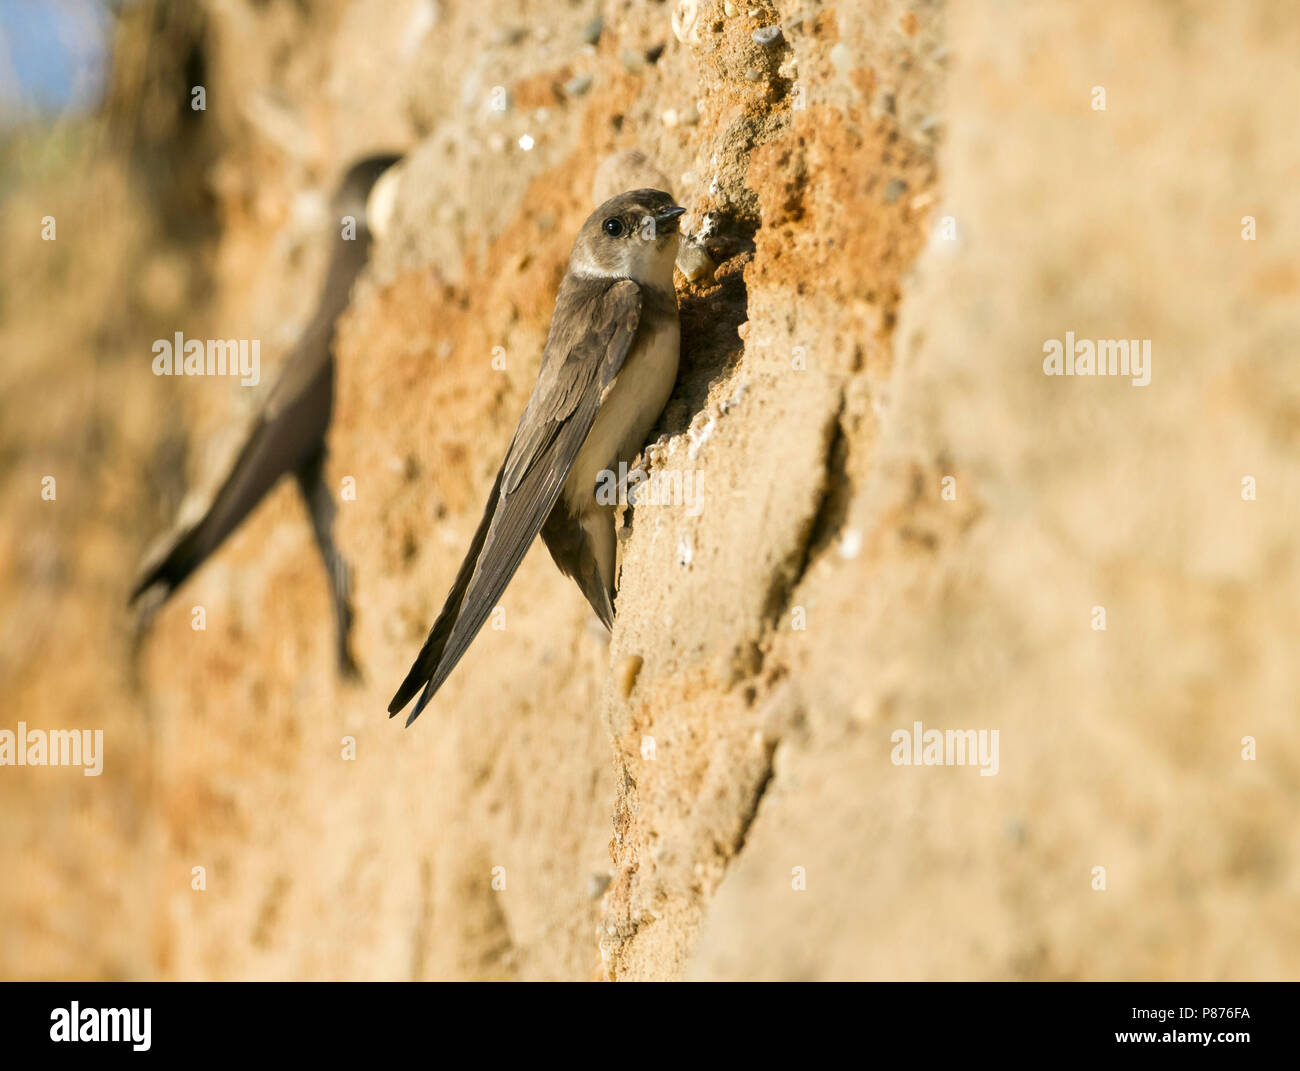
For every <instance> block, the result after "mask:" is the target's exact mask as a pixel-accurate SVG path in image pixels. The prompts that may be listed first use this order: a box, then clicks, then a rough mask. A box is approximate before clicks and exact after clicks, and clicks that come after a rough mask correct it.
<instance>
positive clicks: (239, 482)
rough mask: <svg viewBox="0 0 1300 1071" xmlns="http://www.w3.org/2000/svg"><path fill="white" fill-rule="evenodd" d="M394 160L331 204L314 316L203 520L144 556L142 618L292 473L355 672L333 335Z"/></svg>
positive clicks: (382, 217) (340, 191) (344, 654)
mask: <svg viewBox="0 0 1300 1071" xmlns="http://www.w3.org/2000/svg"><path fill="white" fill-rule="evenodd" d="M401 160H402V157H401V155H400V154H397V153H378V154H375V155H370V156H366V157H364V158H362V159H359V160H357V161H355V162H354V163H353V164H352V165H351V166H350V167H348V169H347V171H346V172H345V174H344V176H343V178H342V179H341V180H340V182H339V184H338V187H337V190H336V192H335V194H334V197H333V200H332V210H333V212H334V214H335V218H336V219H338V220H340V221H342V223H343V225H342V227H341V229H340V232H339V237H337V238H336V239H335V240H334V243H333V249H332V251H331V256H330V263H329V269H328V272H327V274H326V277H325V285H324V287H323V289H322V291H321V295H320V300H319V302H318V303H317V306H316V312H315V314H314V315H313V316H312V318H311V321H310V322H309V323H308V325H307V327H306V328H305V329H304V331H303V333H302V335H301V337H300V338H299V339H298V342H297V345H296V346H295V347H294V349H293V352H292V353H291V354H290V355H289V357H288V358H287V359H286V360H285V363H284V367H283V368H282V370H281V372H280V375H279V378H278V380H277V381H276V383H275V384H274V386H273V387H272V388H271V390H270V392H269V393H268V395H267V397H266V401H265V403H264V404H263V406H262V408H261V410H260V411H259V413H258V415H257V417H256V418H255V420H254V422H253V426H252V428H251V430H250V432H249V434H248V436H247V438H246V440H245V442H244V445H243V447H242V448H241V449H240V451H239V453H238V454H237V455H236V457H235V460H234V463H233V464H232V466H231V468H230V471H229V472H228V473H227V474H226V477H225V478H224V479H223V480H222V482H221V484H220V485H219V487H218V489H217V491H216V493H215V494H214V495H213V496H212V499H211V501H210V502H209V504H208V506H207V508H206V510H205V511H204V512H203V514H202V516H200V517H199V518H198V520H197V521H195V522H194V523H193V524H189V525H185V526H183V527H180V528H179V530H176V531H174V532H173V533H172V534H171V535H170V536H169V537H168V538H166V539H165V541H164V542H163V543H162V545H161V547H160V548H159V550H158V551H157V552H155V553H152V554H149V555H148V556H147V558H146V561H145V563H144V565H143V566H142V568H141V570H140V573H139V575H138V577H137V579H136V581H135V583H134V585H133V587H132V589H131V593H130V598H129V603H130V604H135V603H136V602H137V601H138V600H140V598H141V597H142V596H143V595H145V593H146V592H150V598H149V599H148V600H146V601H145V604H144V613H143V614H142V620H143V621H144V622H145V623H147V621H148V620H149V619H151V618H152V616H153V614H154V613H155V612H156V611H157V610H158V608H159V607H160V606H161V605H162V604H163V603H164V602H166V600H167V599H168V598H169V597H170V596H171V595H172V593H173V592H175V591H176V589H177V588H179V587H180V586H181V584H183V583H184V582H185V580H186V579H187V578H188V577H189V576H190V574H191V573H193V572H194V571H195V570H196V569H198V568H199V567H200V566H201V565H202V564H203V563H204V562H205V561H207V559H208V558H209V557H211V556H212V555H213V554H214V553H215V552H216V550H217V548H218V547H220V546H221V544H222V542H223V541H224V540H225V539H226V537H227V536H228V535H230V533H231V532H233V531H234V530H235V529H236V528H237V527H239V525H240V524H241V523H242V522H243V520H244V518H245V517H247V516H248V515H249V514H250V513H251V512H252V511H253V509H254V508H255V507H256V506H257V505H258V503H259V502H261V501H262V499H263V498H265V497H266V495H267V494H268V493H269V492H270V490H271V489H272V487H274V486H275V485H276V484H277V483H278V482H279V480H280V478H281V477H282V476H285V475H288V474H290V473H292V475H293V477H294V481H295V482H296V483H297V486H298V490H299V491H300V492H301V494H302V497H303V500H304V502H305V504H306V506H307V510H308V513H309V514H310V515H311V522H312V531H313V533H314V535H315V541H316V546H317V549H318V550H319V551H320V555H321V559H322V561H323V562H324V564H325V570H326V572H327V574H328V577H329V588H330V596H331V599H332V601H333V604H334V618H335V629H336V633H335V650H336V658H337V663H338V669H339V672H340V674H342V675H343V676H344V677H349V678H355V677H358V676H359V675H360V671H359V669H358V667H357V663H356V660H355V659H354V658H353V656H352V651H351V646H350V633H351V627H352V604H351V589H352V577H351V570H350V568H349V567H348V564H347V562H346V561H345V560H344V558H343V557H342V555H341V554H340V553H339V552H338V549H337V548H336V547H335V545H334V538H333V522H334V514H335V505H334V498H333V496H332V495H331V494H330V490H329V487H328V486H327V485H326V483H325V456H326V442H325V439H326V433H327V432H328V430H329V425H330V417H331V414H332V410H333V406H334V355H333V343H334V331H335V325H336V324H337V322H338V319H339V317H340V316H341V315H342V313H343V311H344V310H345V309H346V308H347V306H348V301H349V296H350V294H351V290H352V284H353V283H354V282H355V281H356V279H357V276H358V275H360V274H361V270H362V269H363V268H364V267H365V265H366V262H367V260H368V259H369V256H370V251H371V247H372V245H373V243H374V240H375V237H376V236H377V235H378V234H379V233H381V232H382V230H383V227H384V225H385V224H386V222H387V217H388V216H389V215H390V214H391V211H392V207H393V201H394V198H395V189H396V186H395V183H396V179H397V176H398V171H397V170H396V165H397V164H399V163H400V162H401Z"/></svg>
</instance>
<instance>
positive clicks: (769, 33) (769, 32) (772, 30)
mask: <svg viewBox="0 0 1300 1071" xmlns="http://www.w3.org/2000/svg"><path fill="white" fill-rule="evenodd" d="M751 36H752V37H753V38H754V40H755V41H756V42H757V43H758V44H760V45H762V46H763V47H764V48H767V47H768V46H769V45H774V44H776V43H777V41H779V40H780V39H781V27H780V26H760V27H759V28H758V29H757V30H755V31H754V32H753V34H752V35H751Z"/></svg>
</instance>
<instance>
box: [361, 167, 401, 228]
mask: <svg viewBox="0 0 1300 1071" xmlns="http://www.w3.org/2000/svg"><path fill="white" fill-rule="evenodd" d="M401 177H402V175H401V168H398V167H390V168H389V169H388V170H387V171H385V172H384V173H383V174H382V175H380V176H379V180H378V181H377V182H376V183H375V184H374V186H372V187H371V188H370V196H369V197H367V198H366V224H367V225H368V226H369V227H370V233H371V234H373V235H374V236H375V239H376V240H377V241H383V239H384V236H385V235H387V234H388V232H389V229H390V228H391V227H392V223H393V212H394V211H395V210H396V208H397V186H398V183H399V182H400V181H401Z"/></svg>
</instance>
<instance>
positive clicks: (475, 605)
mask: <svg viewBox="0 0 1300 1071" xmlns="http://www.w3.org/2000/svg"><path fill="white" fill-rule="evenodd" d="M555 309H556V311H555V317H554V319H553V320H552V321H551V330H550V334H549V336H548V338H547V340H546V351H545V353H544V354H543V356H542V370H541V373H540V374H539V376H538V378H537V386H536V387H535V388H534V389H533V394H532V397H531V398H530V399H529V400H528V406H527V408H525V410H524V414H523V416H522V417H521V418H520V420H519V426H518V427H517V428H516V429H515V435H514V438H513V439H512V440H511V443H510V449H509V451H508V452H507V454H506V458H505V461H504V462H503V463H502V465H501V469H500V471H499V472H498V473H497V478H496V483H495V484H494V485H493V487H492V493H491V495H490V496H489V497H488V503H487V508H486V509H485V510H484V513H483V519H482V520H481V521H480V522H479V526H478V531H476V532H475V533H474V539H473V541H472V542H471V544H470V548H469V553H468V554H467V555H466V556H465V561H464V562H463V563H462V564H461V567H460V572H458V573H457V574H456V580H455V582H454V583H453V584H452V587H451V591H450V592H449V593H448V595H447V599H446V602H445V603H444V604H443V608H442V612H441V613H440V614H439V615H438V619H437V620H436V621H435V622H434V625H433V628H432V629H431V630H430V632H429V637H428V639H427V640H425V643H424V646H423V647H422V648H421V650H420V653H419V655H418V656H417V658H416V660H415V664H414V665H413V666H412V667H411V671H410V672H409V673H408V674H407V675H406V679H405V680H404V681H403V682H402V685H401V687H400V688H398V690H397V694H396V695H395V696H393V701H392V702H391V703H389V704H388V712H389V714H390V715H391V714H396V713H397V712H398V711H399V710H401V709H402V708H403V707H404V706H406V704H407V703H409V702H410V701H411V698H412V696H414V695H415V693H416V692H417V691H419V690H420V688H421V687H422V686H423V688H424V691H423V693H422V694H421V695H420V700H419V702H418V703H417V704H416V705H415V710H414V711H413V712H412V713H411V716H410V717H409V718H408V719H407V721H406V724H407V725H410V724H411V722H413V721H414V720H415V719H416V718H418V717H419V716H420V712H421V711H422V710H423V709H424V708H425V707H426V706H427V705H428V703H429V700H430V699H432V698H433V696H434V693H435V692H437V690H438V689H439V688H440V687H441V686H442V683H443V681H445V680H446V679H447V676H448V675H449V674H450V673H451V671H452V670H453V669H454V668H455V666H456V663H457V662H459V661H460V659H461V656H462V655H463V654H464V653H465V651H466V649H467V648H468V647H469V645H470V643H471V642H472V641H473V639H474V637H475V636H476V635H477V634H478V631H479V629H480V628H482V627H483V622H484V621H486V620H487V617H488V614H490V613H491V612H492V610H493V608H494V607H495V606H496V605H497V602H498V600H499V599H500V598H501V593H502V592H503V591H504V590H505V588H506V585H507V584H508V583H510V579H511V577H513V576H514V574H515V571H516V570H517V569H518V568H519V564H520V563H521V562H522V561H523V559H524V555H525V554H526V553H527V552H528V548H529V546H531V545H532V542H533V539H534V537H535V536H536V535H537V533H538V531H539V529H540V528H541V527H542V524H543V522H545V520H546V517H547V515H548V514H549V513H550V511H551V507H552V506H554V505H555V500H556V498H557V497H558V496H559V494H560V489H561V487H563V485H564V481H565V478H566V477H567V476H568V474H569V469H570V468H571V467H572V466H573V462H574V460H575V458H577V456H578V451H579V450H581V449H582V444H583V442H584V441H585V440H586V438H587V433H588V432H590V431H591V425H592V422H593V421H594V420H595V419H596V412H597V411H598V410H599V409H600V405H601V402H602V401H603V400H604V395H605V392H606V390H607V389H608V388H609V386H610V384H611V383H612V382H613V381H614V377H615V376H617V375H618V372H619V369H621V368H622V367H623V362H624V360H625V359H626V358H627V354H628V351H629V349H630V348H631V345H632V340H633V338H634V337H635V336H636V330H637V324H638V323H639V322H640V318H641V292H640V290H638V288H637V286H636V284H635V283H633V282H631V281H630V280H626V279H624V280H621V281H619V282H616V283H613V284H610V283H609V282H608V281H606V280H583V279H578V278H575V277H573V276H566V277H565V280H564V283H563V285H562V286H561V287H560V294H559V297H558V299H557V300H556V303H555Z"/></svg>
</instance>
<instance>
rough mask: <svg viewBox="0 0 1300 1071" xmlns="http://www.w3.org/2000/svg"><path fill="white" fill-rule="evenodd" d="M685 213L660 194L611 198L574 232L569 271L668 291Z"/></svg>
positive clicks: (635, 192)
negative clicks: (679, 222) (625, 280)
mask: <svg viewBox="0 0 1300 1071" xmlns="http://www.w3.org/2000/svg"><path fill="white" fill-rule="evenodd" d="M685 211H686V209H684V208H682V206H681V205H679V204H675V203H674V202H673V199H672V196H671V195H670V194H667V193H664V192H663V191H662V190H650V189H645V190H628V191H627V192H626V193H620V194H618V195H617V196H616V197H611V198H610V199H609V200H608V201H606V202H605V203H604V204H603V205H601V206H600V207H599V208H598V209H596V211H594V212H593V213H592V214H591V215H590V216H588V217H587V221H586V222H585V223H584V224H583V225H582V229H581V230H580V231H578V238H577V241H575V242H574V243H573V253H572V255H571V256H570V257H569V270H570V271H573V272H575V273H577V274H579V275H586V276H592V277H596V278H607V279H631V280H632V281H633V282H635V283H640V284H642V285H645V286H658V287H661V288H664V289H667V290H672V288H673V261H674V260H675V259H676V257H677V243H678V240H679V238H680V235H679V234H678V230H677V220H678V218H679V217H680V216H681V215H682V213H683V212H685Z"/></svg>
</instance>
